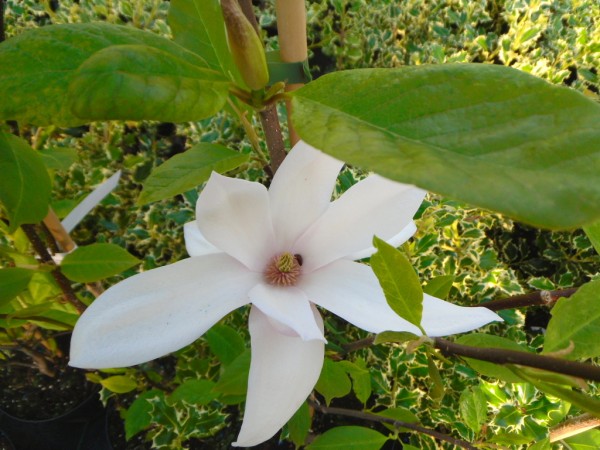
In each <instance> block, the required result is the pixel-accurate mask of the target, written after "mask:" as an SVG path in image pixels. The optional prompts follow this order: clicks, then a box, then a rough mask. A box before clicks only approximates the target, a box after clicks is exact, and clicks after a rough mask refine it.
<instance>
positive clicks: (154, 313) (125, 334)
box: [69, 254, 259, 369]
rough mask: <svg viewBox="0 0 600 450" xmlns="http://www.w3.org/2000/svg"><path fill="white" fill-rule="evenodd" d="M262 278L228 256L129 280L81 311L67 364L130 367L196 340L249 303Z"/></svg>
mask: <svg viewBox="0 0 600 450" xmlns="http://www.w3.org/2000/svg"><path fill="white" fill-rule="evenodd" d="M258 281H259V275H258V274H256V273H254V272H251V271H249V270H248V269H247V268H246V267H244V266H243V265H242V264H240V262H238V261H236V260H235V259H233V258H232V257H230V256H228V255H225V254H216V255H207V256H200V257H195V258H188V259H184V260H182V261H179V262H177V263H175V264H171V265H168V266H165V267H161V268H159V269H154V270H150V271H148V272H143V273H141V274H138V275H135V276H133V277H131V278H128V279H126V280H124V281H122V282H120V283H118V284H116V285H114V286H113V287H111V288H110V289H108V290H107V291H106V292H104V293H103V294H102V295H101V296H100V297H98V298H97V299H96V300H95V301H94V302H93V303H92V304H91V305H90V307H89V308H88V309H87V310H86V311H85V312H84V313H83V315H82V316H81V318H80V319H79V321H78V322H77V324H76V325H75V329H74V330H73V337H72V339H71V361H70V362H69V364H70V365H71V366H74V367H82V368H94V369H102V368H110V367H126V366H132V365H135V364H140V363H143V362H146V361H149V360H151V359H155V358H158V357H160V356H163V355H166V354H167V353H170V352H173V351H175V350H178V349H180V348H182V347H184V346H186V345H188V344H190V343H192V342H193V341H195V340H196V339H197V338H198V337H199V336H200V335H202V334H203V333H204V332H205V331H206V330H208V329H209V328H210V327H211V326H213V325H214V324H215V323H216V322H217V321H218V320H219V319H221V318H222V317H223V316H225V315H226V314H227V313H229V312H230V311H233V310H234V309H236V308H238V307H240V306H243V305H245V304H247V303H248V302H249V300H248V295H247V293H248V290H249V289H250V288H251V287H252V286H253V285H255V284H256V283H257V282H258Z"/></svg>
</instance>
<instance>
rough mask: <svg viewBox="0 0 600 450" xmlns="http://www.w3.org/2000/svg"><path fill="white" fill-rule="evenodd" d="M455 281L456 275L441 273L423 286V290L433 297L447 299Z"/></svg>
mask: <svg viewBox="0 0 600 450" xmlns="http://www.w3.org/2000/svg"><path fill="white" fill-rule="evenodd" d="M452 283H454V275H440V276H439V277H435V278H432V279H431V280H429V283H427V285H426V286H425V287H424V288H423V292H425V293H426V294H429V295H431V296H433V297H437V298H441V299H445V298H446V297H448V294H449V293H450V289H452Z"/></svg>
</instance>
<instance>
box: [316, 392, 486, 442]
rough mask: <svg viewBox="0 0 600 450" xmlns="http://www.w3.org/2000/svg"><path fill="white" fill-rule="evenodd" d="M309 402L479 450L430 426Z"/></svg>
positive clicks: (333, 411)
mask: <svg viewBox="0 0 600 450" xmlns="http://www.w3.org/2000/svg"><path fill="white" fill-rule="evenodd" d="M309 403H310V405H311V406H312V407H313V408H314V409H315V410H317V411H319V412H321V413H323V414H336V415H339V416H346V417H355V418H357V419H363V420H369V421H371V422H379V423H387V424H390V425H393V426H394V427H396V428H406V429H409V430H412V431H416V432H417V433H422V434H426V435H428V436H431V437H433V438H435V439H437V440H440V441H446V442H450V443H451V444H454V445H456V446H458V447H462V448H466V449H469V450H477V447H474V446H473V445H471V444H470V443H469V442H467V441H463V440H462V439H456V438H453V437H452V436H448V435H447V434H444V433H440V432H439V431H435V430H431V429H429V428H425V427H422V426H420V425H416V424H414V423H408V422H403V421H401V420H395V419H392V418H389V417H382V416H378V415H377V414H373V413H368V412H364V411H355V410H352V409H345V408H334V407H330V406H323V405H321V404H319V403H317V402H315V401H313V400H309Z"/></svg>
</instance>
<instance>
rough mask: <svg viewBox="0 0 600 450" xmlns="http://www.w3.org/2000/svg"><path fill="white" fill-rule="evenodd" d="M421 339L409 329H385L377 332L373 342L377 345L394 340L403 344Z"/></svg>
mask: <svg viewBox="0 0 600 450" xmlns="http://www.w3.org/2000/svg"><path fill="white" fill-rule="evenodd" d="M417 339H419V336H417V335H416V334H413V333H409V332H408V331H384V332H383V333H379V334H377V336H375V340H374V341H373V343H374V344H375V345H378V344H384V343H386V342H394V343H398V344H403V343H404V342H408V341H414V340H417Z"/></svg>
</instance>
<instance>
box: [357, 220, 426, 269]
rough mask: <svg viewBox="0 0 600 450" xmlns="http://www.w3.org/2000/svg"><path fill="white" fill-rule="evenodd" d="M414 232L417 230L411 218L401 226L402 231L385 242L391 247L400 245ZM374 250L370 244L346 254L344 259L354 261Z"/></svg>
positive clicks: (365, 256)
mask: <svg viewBox="0 0 600 450" xmlns="http://www.w3.org/2000/svg"><path fill="white" fill-rule="evenodd" d="M416 232H417V226H416V225H415V222H413V221H412V220H411V221H410V223H409V224H408V225H406V226H405V227H404V228H402V231H400V233H398V234H397V235H395V236H394V237H392V238H391V239H388V240H387V243H388V244H390V245H391V246H393V247H400V246H401V245H402V244H404V243H405V242H406V241H408V240H409V239H410V238H411V237H412V236H413V235H414V234H415V233H416ZM376 251H377V250H376V249H375V247H373V246H371V247H370V248H368V249H366V250H362V251H360V252H356V253H353V254H352V255H349V256H347V257H346V259H351V260H353V261H356V260H357V259H363V258H368V257H369V256H371V255H372V254H373V253H375V252H376Z"/></svg>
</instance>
